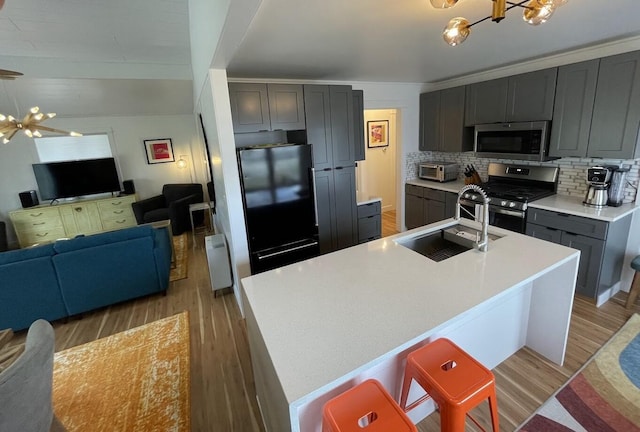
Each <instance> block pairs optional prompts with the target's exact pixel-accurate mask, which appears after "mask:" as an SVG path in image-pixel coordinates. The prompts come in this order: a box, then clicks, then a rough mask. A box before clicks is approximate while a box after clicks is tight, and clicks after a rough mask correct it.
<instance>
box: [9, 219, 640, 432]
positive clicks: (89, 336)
mask: <svg viewBox="0 0 640 432" xmlns="http://www.w3.org/2000/svg"><path fill="white" fill-rule="evenodd" d="M393 219H394V220H395V218H393ZM196 240H197V247H196V248H195V249H193V248H192V247H189V248H188V251H189V254H190V255H189V268H188V275H189V276H188V278H187V279H183V280H178V281H175V282H172V283H171V287H170V288H169V291H168V294H167V295H166V296H162V295H156V296H151V297H146V298H143V299H138V300H135V301H131V302H126V303H124V304H120V305H116V306H112V307H109V308H106V309H102V310H99V311H95V312H93V313H88V314H85V315H84V316H83V317H82V319H70V320H69V321H68V322H66V323H63V322H57V323H54V328H55V333H56V351H59V350H62V349H65V348H69V347H72V346H75V345H79V344H82V343H85V342H89V341H92V340H95V339H98V338H101V337H105V336H108V335H111V334H114V333H117V332H120V331H123V330H126V329H128V328H132V327H136V326H139V325H142V324H145V323H148V322H151V321H154V320H157V319H160V318H163V317H166V316H170V315H173V314H175V313H178V312H180V311H183V310H188V311H189V312H190V330H191V412H192V430H193V431H194V432H200V431H202V432H206V431H216V432H218V431H219V432H227V431H233V432H262V431H264V428H263V427H262V423H261V419H260V413H259V410H258V407H257V404H256V402H255V393H254V388H253V374H252V371H251V364H250V357H249V350H248V346H247V338H246V333H245V329H244V326H243V320H242V319H241V316H240V313H239V310H238V307H237V305H236V302H235V298H234V296H233V295H232V294H227V295H222V296H220V295H219V296H218V297H214V296H213V294H212V292H211V289H210V285H209V278H208V271H207V266H206V256H205V253H204V250H203V246H202V245H203V235H202V233H199V234H197V235H196ZM626 297H627V295H626V294H625V293H619V294H617V295H616V297H615V298H614V299H612V300H611V301H609V302H607V303H606V304H605V305H603V306H602V307H601V308H599V309H598V308H596V307H595V306H594V305H592V304H590V303H589V302H587V301H585V300H583V299H580V298H577V299H576V301H575V303H574V310H573V313H572V322H571V329H570V332H569V345H568V348H567V355H566V360H565V364H564V366H562V367H560V366H557V365H554V364H552V363H549V362H548V361H546V360H544V359H541V358H540V357H539V356H538V355H537V354H535V353H533V352H531V351H530V350H528V349H526V348H525V349H522V350H520V351H519V352H518V353H516V354H515V355H514V356H512V357H511V358H509V359H508V360H507V361H505V362H504V363H502V364H501V365H500V366H498V367H497V368H496V369H495V370H494V373H495V376H496V381H497V387H498V406H499V411H500V421H501V428H500V429H501V430H502V431H512V430H514V429H515V427H516V426H517V425H519V424H520V423H522V422H523V421H524V420H525V419H526V418H527V417H528V416H529V415H530V414H531V413H532V412H533V411H535V409H536V408H537V407H538V406H539V405H540V404H542V402H544V401H545V400H546V399H547V398H548V397H549V395H551V393H553V392H554V391H555V390H556V389H557V388H558V387H560V386H561V385H562V384H563V383H564V382H565V381H566V380H567V379H568V378H569V377H570V376H571V375H572V374H573V373H574V372H575V371H576V370H577V369H578V368H579V367H580V366H581V365H582V364H583V363H584V362H585V361H587V360H588V359H589V358H590V357H591V355H593V353H595V352H596V351H597V349H598V348H600V347H601V346H602V344H603V343H604V342H605V341H607V340H608V339H609V338H610V337H611V336H612V335H613V334H614V333H615V332H616V331H617V330H618V329H619V328H620V327H621V326H622V324H623V323H624V322H626V320H627V319H628V317H629V316H630V315H631V314H632V313H633V312H638V311H640V306H637V305H636V306H635V307H634V309H633V310H632V311H630V312H628V311H626V310H625V309H624V301H625V300H626ZM25 335H26V332H25V331H23V332H18V333H17V334H16V335H14V337H13V339H12V340H11V341H10V342H9V346H12V345H15V344H18V343H20V342H23V341H24V337H25ZM477 411H478V413H477V417H478V419H479V420H480V421H481V423H484V424H488V419H487V415H486V414H487V411H488V410H487V408H486V404H485V406H481V407H480V409H479V410H477ZM418 429H419V430H420V431H421V432H430V431H434V432H435V431H439V430H440V429H439V419H438V414H437V413H434V414H433V415H431V416H429V417H428V418H427V419H425V420H424V421H422V422H421V423H420V424H419V425H418ZM467 430H476V428H475V427H471V423H470V422H469V428H468V429H467ZM273 432H279V431H273ZM305 432H306V431H305Z"/></svg>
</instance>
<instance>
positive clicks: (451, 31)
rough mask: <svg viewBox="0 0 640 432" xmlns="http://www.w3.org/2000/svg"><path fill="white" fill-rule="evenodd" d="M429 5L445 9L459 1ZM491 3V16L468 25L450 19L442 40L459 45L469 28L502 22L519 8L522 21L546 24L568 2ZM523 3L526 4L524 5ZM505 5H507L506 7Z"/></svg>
mask: <svg viewBox="0 0 640 432" xmlns="http://www.w3.org/2000/svg"><path fill="white" fill-rule="evenodd" d="M430 1H431V5H432V6H433V7H434V8H437V9H447V8H450V7H453V6H455V5H456V3H458V1H459V0H430ZM491 1H492V3H493V6H492V10H491V15H489V16H488V17H485V18H482V19H481V20H478V21H476V22H473V23H471V24H469V20H467V19H466V18H463V17H456V18H452V19H451V21H449V23H448V24H447V26H446V27H445V28H444V31H443V32H442V38H443V39H444V41H445V42H446V43H448V44H449V45H451V46H456V45H460V44H461V43H462V42H464V41H465V40H466V39H467V37H468V36H469V34H470V33H471V27H473V26H474V25H476V24H479V23H481V22H483V21H486V20H488V19H490V20H491V21H493V22H496V23H498V22H500V21H502V20H503V19H504V18H505V16H506V13H507V11H510V10H511V9H513V8H516V7H520V8H523V9H524V11H523V13H522V19H523V20H524V21H525V22H526V23H527V24H530V25H539V24H543V23H545V22H547V20H549V18H551V15H553V12H554V11H555V10H556V9H557V8H558V7H560V6H562V5H564V4H565V3H567V1H568V0H524V1H520V2H517V3H513V2H510V1H506V0H491ZM525 3H528V4H526V5H525ZM507 4H508V5H509V6H508V7H507Z"/></svg>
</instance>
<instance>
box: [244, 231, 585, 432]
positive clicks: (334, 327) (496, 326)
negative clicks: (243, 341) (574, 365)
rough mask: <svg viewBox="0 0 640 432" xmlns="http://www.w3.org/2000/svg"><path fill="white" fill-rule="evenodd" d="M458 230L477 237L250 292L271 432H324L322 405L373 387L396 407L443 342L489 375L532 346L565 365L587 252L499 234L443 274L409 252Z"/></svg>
mask: <svg viewBox="0 0 640 432" xmlns="http://www.w3.org/2000/svg"><path fill="white" fill-rule="evenodd" d="M456 224H460V225H464V226H468V227H473V228H476V229H479V224H477V223H476V222H474V221H470V220H465V219H463V220H460V221H456V220H453V219H447V220H445V221H441V222H438V223H435V224H431V225H428V226H424V227H420V228H416V229H414V230H411V231H407V232H404V233H402V234H398V235H396V236H392V237H386V238H383V239H380V240H375V241H372V242H369V243H365V244H361V245H358V246H354V247H351V248H348V249H343V250H340V251H337V252H334V253H331V254H327V255H323V256H320V257H316V258H313V259H310V260H307V261H304V262H299V263H296V264H292V265H289V266H286V267H282V268H279V269H276V270H272V271H269V272H266V273H261V274H258V275H254V276H250V277H248V278H245V279H243V280H242V295H243V303H244V305H245V316H246V324H247V334H248V339H249V346H250V350H251V360H252V366H253V371H254V378H255V385H256V394H257V397H258V404H259V406H260V409H261V412H262V416H263V419H264V422H265V426H266V429H267V431H269V432H283V431H289V430H290V431H303V432H319V431H320V430H321V413H322V406H323V405H324V403H325V402H326V401H327V400H329V399H330V398H332V397H334V396H336V395H338V394H340V393H342V392H344V391H345V390H346V389H348V388H350V387H352V386H354V385H356V384H358V383H360V382H361V381H363V380H365V379H368V378H376V379H378V380H379V381H380V382H381V383H382V384H383V385H384V386H385V388H386V389H387V390H388V391H389V392H390V394H391V395H393V396H394V397H396V399H398V397H399V394H400V386H401V383H402V373H403V371H404V361H405V359H406V356H407V354H408V353H409V352H411V351H412V350H414V349H416V348H418V347H419V346H422V345H423V344H425V343H427V342H428V341H430V340H433V339H436V338H438V337H448V338H450V339H452V340H453V341H454V342H456V343H457V344H458V345H460V346H461V347H462V348H463V349H465V350H467V351H468V352H469V353H470V354H471V355H473V356H474V357H476V358H477V359H478V360H479V361H481V362H482V363H483V364H484V365H485V366H487V367H489V368H494V367H495V366H497V365H498V364H499V363H501V362H502V361H504V360H505V359H506V358H508V357H509V356H511V355H512V354H514V353H515V352H516V351H517V350H519V349H520V348H522V347H523V346H527V347H529V348H531V349H533V350H534V351H537V352H538V353H540V354H541V355H543V356H545V357H547V358H548V359H550V360H552V361H554V362H556V363H558V364H562V362H563V360H564V353H565V348H566V341H567V334H568V330H569V321H570V316H571V307H572V304H573V294H574V287H575V280H576V273H577V268H578V259H579V252H578V251H576V250H574V249H570V248H567V247H564V246H560V245H556V244H553V243H549V242H546V241H542V240H539V239H535V238H531V237H527V236H524V235H521V234H518V233H514V232H511V231H506V230H502V229H499V228H495V227H489V233H490V234H493V235H497V236H499V237H500V238H498V239H497V240H493V241H491V242H490V243H489V249H488V251H487V252H480V251H478V250H475V249H472V250H468V251H466V252H463V253H461V254H459V255H456V256H453V257H451V258H448V259H446V260H444V261H440V262H435V261H432V260H430V259H428V258H426V257H424V256H423V255H421V254H419V253H416V252H414V251H413V250H410V249H408V248H406V247H405V246H403V245H402V243H403V242H405V241H406V240H407V239H410V238H412V237H418V236H422V235H425V234H428V233H431V232H435V231H439V230H441V229H444V228H448V227H451V226H455V225H456ZM414 387H417V386H414ZM420 395H421V393H420V389H419V388H412V391H411V393H410V400H412V399H414V398H416V397H419V396H420ZM432 410H433V405H432V404H430V403H425V404H422V405H420V406H419V407H418V408H416V409H414V410H413V411H411V412H410V413H409V415H410V417H411V418H412V420H413V421H414V422H418V421H419V420H421V419H422V418H424V417H425V416H426V415H428V414H429V413H430V412H432Z"/></svg>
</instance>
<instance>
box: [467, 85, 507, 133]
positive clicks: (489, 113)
mask: <svg viewBox="0 0 640 432" xmlns="http://www.w3.org/2000/svg"><path fill="white" fill-rule="evenodd" d="M508 91H509V80H508V78H498V79H494V80H490V81H483V82H479V83H474V84H469V85H468V86H467V89H466V92H467V97H466V102H465V115H464V125H465V126H475V125H477V124H484V123H499V122H504V121H505V118H506V110H507V93H508Z"/></svg>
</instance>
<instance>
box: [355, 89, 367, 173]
mask: <svg viewBox="0 0 640 432" xmlns="http://www.w3.org/2000/svg"><path fill="white" fill-rule="evenodd" d="M352 94H353V148H354V156H355V160H357V161H361V160H364V159H365V154H366V153H365V152H366V149H365V144H364V92H363V91H362V90H353V91H352Z"/></svg>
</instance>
